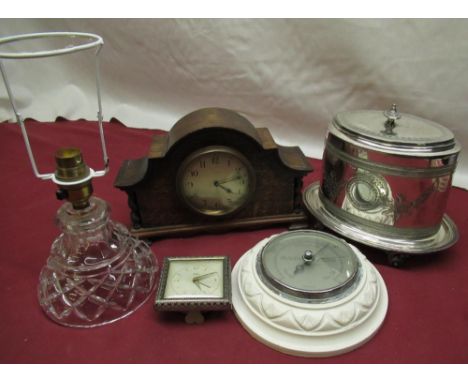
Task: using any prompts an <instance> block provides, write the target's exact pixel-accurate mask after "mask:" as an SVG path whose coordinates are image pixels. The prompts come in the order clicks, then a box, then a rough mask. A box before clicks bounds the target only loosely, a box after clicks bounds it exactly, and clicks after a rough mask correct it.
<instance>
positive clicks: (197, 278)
mask: <svg viewBox="0 0 468 382" xmlns="http://www.w3.org/2000/svg"><path fill="white" fill-rule="evenodd" d="M217 273H218V272H211V273H207V274H205V275H201V276H195V277H194V278H193V279H192V282H194V283H195V282H197V281H200V280H203V279H206V278H207V277H210V276H212V275H216V274H217Z"/></svg>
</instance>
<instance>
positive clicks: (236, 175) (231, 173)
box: [177, 146, 255, 216]
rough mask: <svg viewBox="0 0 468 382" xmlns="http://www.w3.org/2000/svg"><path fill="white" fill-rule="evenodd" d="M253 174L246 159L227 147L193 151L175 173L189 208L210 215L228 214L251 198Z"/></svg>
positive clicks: (178, 187)
mask: <svg viewBox="0 0 468 382" xmlns="http://www.w3.org/2000/svg"><path fill="white" fill-rule="evenodd" d="M254 190H255V174H254V171H253V169H252V166H251V165H250V163H249V161H248V160H247V159H246V158H245V157H244V156H243V155H242V154H241V153H240V152H238V151H236V150H234V149H231V148H229V147H226V146H210V147H206V148H203V149H201V150H197V151H195V152H194V153H192V154H191V155H190V156H189V157H187V159H186V160H185V161H184V162H183V163H182V164H181V166H180V167H179V170H178V174H177V191H178V194H179V196H180V197H181V198H182V200H183V201H184V202H185V204H186V205H187V206H188V207H190V208H191V209H193V210H195V211H197V212H199V213H201V214H204V215H210V216H223V215H228V214H231V213H233V212H235V211H237V210H239V209H240V208H242V207H243V206H245V205H246V203H247V202H248V201H249V200H250V198H251V197H252V195H253V193H254Z"/></svg>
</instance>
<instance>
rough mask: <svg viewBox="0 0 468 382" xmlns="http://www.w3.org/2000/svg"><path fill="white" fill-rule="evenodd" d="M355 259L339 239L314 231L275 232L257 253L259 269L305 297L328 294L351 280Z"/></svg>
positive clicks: (288, 291) (285, 289)
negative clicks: (276, 233) (259, 252)
mask: <svg viewBox="0 0 468 382" xmlns="http://www.w3.org/2000/svg"><path fill="white" fill-rule="evenodd" d="M358 265H359V261H358V259H357V256H356V255H355V253H354V251H353V250H352V248H351V247H350V246H349V245H348V244H347V243H346V242H345V241H343V240H341V239H338V238H336V237H334V236H332V235H329V234H326V233H323V232H318V231H295V232H287V233H284V234H281V235H278V236H276V237H275V238H273V239H272V240H271V241H269V242H268V244H267V245H266V246H265V247H264V248H263V250H262V252H261V255H260V257H259V266H260V272H261V273H262V274H263V277H264V279H265V280H267V282H269V283H270V284H271V285H273V286H274V287H275V288H277V289H279V290H280V291H281V292H283V293H285V294H287V295H292V296H297V297H303V298H308V299H321V298H328V297H332V296H335V295H338V294H340V293H342V292H343V291H344V290H346V289H349V287H350V286H351V285H353V284H355V281H356V278H357V272H358Z"/></svg>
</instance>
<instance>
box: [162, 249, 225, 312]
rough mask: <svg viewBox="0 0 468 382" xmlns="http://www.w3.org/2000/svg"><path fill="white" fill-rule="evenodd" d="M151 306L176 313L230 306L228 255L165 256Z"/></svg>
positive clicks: (221, 308) (220, 308) (222, 308)
mask: <svg viewBox="0 0 468 382" xmlns="http://www.w3.org/2000/svg"><path fill="white" fill-rule="evenodd" d="M154 308H155V309H156V310H160V311H162V310H165V311H180V312H189V311H199V312H201V311H210V310H224V309H230V308H231V265H230V261H229V258H228V257H227V256H204V257H166V258H165V259H164V264H163V268H162V271H161V281H160V282H159V288H158V293H157V295H156V300H155V303H154Z"/></svg>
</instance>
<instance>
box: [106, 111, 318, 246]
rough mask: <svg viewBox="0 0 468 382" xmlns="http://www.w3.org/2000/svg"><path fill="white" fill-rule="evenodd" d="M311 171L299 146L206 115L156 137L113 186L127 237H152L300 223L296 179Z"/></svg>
mask: <svg viewBox="0 0 468 382" xmlns="http://www.w3.org/2000/svg"><path fill="white" fill-rule="evenodd" d="M311 171H312V168H311V166H310V164H309V162H308V161H307V158H306V157H305V156H304V154H303V153H302V151H301V149H300V148H299V147H284V146H280V145H277V144H276V143H275V141H274V140H273V138H272V136H271V134H270V132H269V130H268V129H267V128H255V127H254V126H253V125H252V124H251V123H250V122H249V121H248V120H247V119H246V118H244V117H243V116H241V115H240V114H238V113H236V112H234V111H232V110H228V109H222V108H206V109H200V110H196V111H194V112H192V113H190V114H188V115H186V116H185V117H183V118H182V119H180V120H179V121H178V122H177V123H176V124H175V125H174V126H173V127H172V129H171V130H170V131H169V133H168V134H165V135H155V136H154V138H153V142H152V144H151V147H150V150H149V153H148V155H147V156H146V157H143V158H140V159H136V160H127V161H125V162H124V163H123V164H122V166H121V168H120V171H119V173H118V175H117V178H116V180H115V183H114V186H115V187H117V188H119V189H121V190H123V191H125V192H126V193H127V195H128V204H129V206H130V209H131V220H132V225H133V227H132V233H133V234H135V235H136V236H138V237H148V238H150V237H156V236H171V235H172V236H173V235H182V234H197V233H205V232H215V231H226V230H231V229H247V228H258V227H264V226H267V225H272V224H301V223H305V222H306V221H307V217H306V215H305V213H304V212H303V210H302V206H301V188H302V178H303V176H305V175H306V174H307V173H309V172H311Z"/></svg>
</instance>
